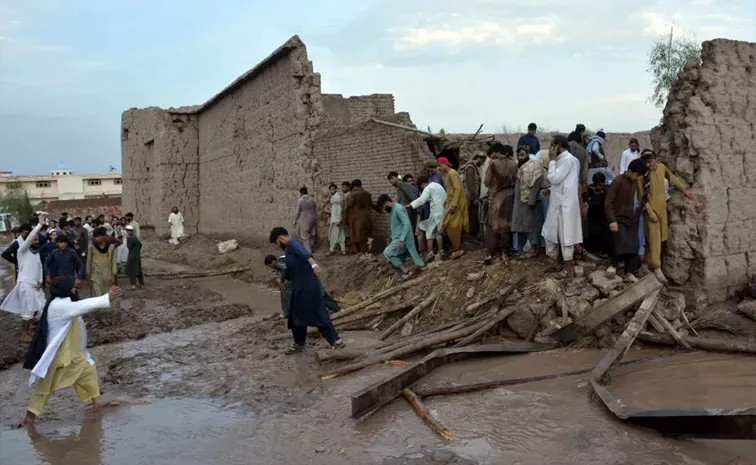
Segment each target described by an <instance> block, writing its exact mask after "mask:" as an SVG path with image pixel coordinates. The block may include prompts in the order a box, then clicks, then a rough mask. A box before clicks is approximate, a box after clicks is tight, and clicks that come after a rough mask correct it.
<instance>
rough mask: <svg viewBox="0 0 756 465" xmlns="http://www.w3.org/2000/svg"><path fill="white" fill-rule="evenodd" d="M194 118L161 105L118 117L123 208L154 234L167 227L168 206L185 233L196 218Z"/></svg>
mask: <svg viewBox="0 0 756 465" xmlns="http://www.w3.org/2000/svg"><path fill="white" fill-rule="evenodd" d="M197 135H198V133H197V117H196V116H194V115H191V114H178V113H170V112H168V111H165V110H161V109H159V108H155V107H151V108H145V109H136V108H133V109H130V110H127V111H125V112H124V113H123V115H122V117H121V151H122V154H121V156H122V160H123V161H122V163H123V194H122V195H123V210H124V211H125V212H133V213H134V215H135V217H136V219H137V221H139V222H140V224H143V225H145V226H153V227H154V228H155V230H156V231H157V232H158V233H165V232H167V231H168V230H169V226H168V223H167V220H168V214H169V213H170V210H171V208H172V207H173V206H174V205H175V206H178V207H179V208H180V209H181V210H182V211H183V214H184V219H185V221H186V225H185V226H186V228H187V229H188V231H189V232H194V231H196V230H197V224H198V221H199V212H198V203H199V185H198V175H197V149H198V141H197Z"/></svg>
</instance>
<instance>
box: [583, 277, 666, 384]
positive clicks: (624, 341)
mask: <svg viewBox="0 0 756 465" xmlns="http://www.w3.org/2000/svg"><path fill="white" fill-rule="evenodd" d="M657 302H659V289H657V290H655V291H653V292H652V293H651V294H649V295H648V297H646V298H645V299H644V300H643V303H642V304H641V306H640V308H638V310H637V311H636V312H635V315H633V318H632V319H631V320H630V322H629V323H628V324H627V326H626V327H625V331H623V332H622V335H620V337H619V339H617V342H616V343H615V344H614V347H612V349H611V350H610V351H609V352H607V353H606V355H604V358H602V359H601V361H600V362H599V363H598V365H596V367H595V368H594V369H593V371H592V372H591V378H593V379H595V380H597V381H600V382H603V381H604V380H605V379H606V378H607V377H608V374H609V370H611V368H612V366H613V365H614V364H615V363H617V361H619V360H620V359H621V358H622V357H623V356H624V355H625V353H627V349H628V348H630V346H631V345H633V341H635V337H636V336H637V335H638V333H640V332H641V330H643V327H644V326H646V320H648V317H649V316H651V312H652V311H653V310H654V307H656V303H657Z"/></svg>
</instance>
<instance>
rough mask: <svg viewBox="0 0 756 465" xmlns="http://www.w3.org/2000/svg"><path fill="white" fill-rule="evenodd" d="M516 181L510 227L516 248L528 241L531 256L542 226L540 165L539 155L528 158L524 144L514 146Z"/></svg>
mask: <svg viewBox="0 0 756 465" xmlns="http://www.w3.org/2000/svg"><path fill="white" fill-rule="evenodd" d="M517 165H518V166H519V170H518V171H517V185H516V186H515V200H514V211H513V212H512V231H513V232H514V238H515V250H516V251H517V252H522V250H523V248H524V246H525V242H526V241H527V242H528V243H530V256H531V257H535V256H536V255H538V246H539V245H540V242H541V229H543V208H542V207H541V199H540V194H541V189H542V182H541V181H542V179H543V178H544V176H543V173H544V170H543V166H542V165H541V161H540V160H538V158H535V157H533V158H531V155H530V148H529V147H528V146H527V145H523V146H520V147H517Z"/></svg>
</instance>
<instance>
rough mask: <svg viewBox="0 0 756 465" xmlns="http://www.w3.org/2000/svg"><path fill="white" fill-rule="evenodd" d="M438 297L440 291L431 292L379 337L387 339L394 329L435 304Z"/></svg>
mask: <svg viewBox="0 0 756 465" xmlns="http://www.w3.org/2000/svg"><path fill="white" fill-rule="evenodd" d="M436 299H438V293H437V292H431V295H429V296H428V298H426V299H425V300H423V301H422V302H420V303H419V304H417V306H415V308H413V309H412V310H410V312H409V313H407V314H406V315H404V316H403V317H401V318H399V320H398V321H397V322H396V323H394V324H393V325H391V326H389V327H388V329H386V331H384V332H383V333H381V335H380V336H378V339H380V340H382V341H383V340H386V338H387V337H389V336H391V334H392V333H393V332H394V331H396V330H397V329H399V328H401V327H402V326H403V325H404V323H406V322H408V321H409V320H410V319H411V318H412V317H414V316H415V315H418V314H420V312H422V311H423V310H425V309H426V308H428V307H430V306H431V304H433V302H435V301H436Z"/></svg>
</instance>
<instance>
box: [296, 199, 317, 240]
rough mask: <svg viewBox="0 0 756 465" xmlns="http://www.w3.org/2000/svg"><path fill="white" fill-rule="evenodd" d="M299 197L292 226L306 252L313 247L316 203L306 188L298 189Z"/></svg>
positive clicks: (315, 228) (315, 229)
mask: <svg viewBox="0 0 756 465" xmlns="http://www.w3.org/2000/svg"><path fill="white" fill-rule="evenodd" d="M299 193H300V194H301V197H299V200H297V212H296V214H295V215H294V227H295V228H297V232H298V234H299V238H300V239H302V244H303V245H304V246H305V248H306V249H307V251H308V252H310V253H312V251H313V249H314V248H315V235H316V233H317V227H318V214H317V205H316V204H315V200H313V199H312V198H311V197H310V196H309V195H307V188H306V187H303V188H301V189H299Z"/></svg>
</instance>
